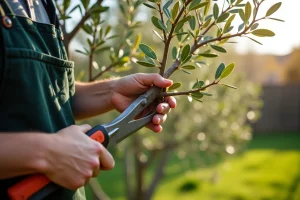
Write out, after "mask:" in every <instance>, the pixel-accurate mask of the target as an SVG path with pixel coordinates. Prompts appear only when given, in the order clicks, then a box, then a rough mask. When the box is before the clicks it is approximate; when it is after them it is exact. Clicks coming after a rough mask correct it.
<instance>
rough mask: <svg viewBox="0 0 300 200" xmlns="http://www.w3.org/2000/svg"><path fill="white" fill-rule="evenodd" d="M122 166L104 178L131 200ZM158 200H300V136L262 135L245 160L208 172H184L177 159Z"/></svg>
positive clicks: (106, 185) (115, 193) (108, 188)
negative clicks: (126, 193)
mask: <svg viewBox="0 0 300 200" xmlns="http://www.w3.org/2000/svg"><path fill="white" fill-rule="evenodd" d="M119 162H120V161H119ZM119 162H118V163H116V168H115V169H114V170H112V171H109V172H101V173H102V174H101V175H100V176H99V180H100V183H101V185H102V187H103V189H104V191H105V192H106V193H108V194H109V196H110V197H111V198H112V199H114V200H115V199H116V200H121V199H125V195H124V185H125V183H124V181H123V171H122V169H121V167H122V166H121V164H120V163H119ZM181 162H182V161H181ZM153 199H154V200H173V199H176V200H177V199H178V200H185V199H186V200H190V199H192V200H193V199H201V200H210V199H212V200H214V199H217V200H250V199H251V200H252V199H255V200H273V199H276V200H299V199H300V134H287V135H283V134H276V135H259V136H258V135H257V136H255V137H254V140H253V141H252V142H251V143H250V144H249V150H248V151H246V152H245V153H244V154H242V155H239V156H235V157H232V158H230V159H227V160H226V161H224V162H220V163H218V164H217V165H213V166H210V167H207V168H195V167H194V168H193V169H192V170H190V171H187V170H183V168H182V165H179V161H178V160H177V159H175V158H174V159H173V158H172V159H171V160H170V163H169V164H168V167H167V168H166V177H165V179H164V180H163V181H162V183H161V184H160V185H159V187H158V189H157V191H156V193H155V195H154V198H153Z"/></svg>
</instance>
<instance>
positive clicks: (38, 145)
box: [28, 133, 55, 174]
mask: <svg viewBox="0 0 300 200" xmlns="http://www.w3.org/2000/svg"><path fill="white" fill-rule="evenodd" d="M53 136H54V134H46V133H41V134H38V137H35V138H34V139H33V140H34V141H33V143H34V144H33V146H34V147H35V148H34V149H35V154H34V158H33V159H32V161H31V162H28V163H29V165H30V166H29V167H30V168H31V169H33V170H34V171H35V172H37V173H42V174H44V173H45V172H46V171H48V169H49V162H48V160H47V158H48V156H49V154H50V149H51V148H55V143H54V142H53Z"/></svg>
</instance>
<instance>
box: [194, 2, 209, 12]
mask: <svg viewBox="0 0 300 200" xmlns="http://www.w3.org/2000/svg"><path fill="white" fill-rule="evenodd" d="M207 4H208V2H203V3H200V4H198V5H195V6H193V7H192V6H190V7H189V10H190V11H192V10H196V9H199V8H202V7H204V6H206V5H207Z"/></svg>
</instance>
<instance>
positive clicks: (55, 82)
mask: <svg viewBox="0 0 300 200" xmlns="http://www.w3.org/2000/svg"><path fill="white" fill-rule="evenodd" d="M6 55H7V61H6V66H5V68H4V76H3V85H2V88H1V90H0V92H1V93H0V98H1V100H2V101H1V102H2V103H1V105H0V122H6V123H5V124H6V125H5V124H3V125H2V124H1V125H0V129H2V130H12V129H11V128H12V127H14V124H18V126H17V127H15V128H14V129H13V130H12V131H25V130H31V131H32V130H36V131H44V132H52V133H53V132H56V131H58V130H60V129H62V128H65V127H67V126H69V125H71V124H74V117H73V113H72V97H73V96H74V93H75V86H74V63H73V62H71V61H66V60H62V59H59V58H56V57H53V56H49V55H47V54H43V53H40V52H37V51H32V50H27V49H19V48H8V49H7V54H6ZM1 113H2V114H1ZM5 113H9V115H8V116H4V115H5ZM2 120H3V121H2Z"/></svg>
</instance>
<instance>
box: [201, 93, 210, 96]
mask: <svg viewBox="0 0 300 200" xmlns="http://www.w3.org/2000/svg"><path fill="white" fill-rule="evenodd" d="M200 93H201V94H203V95H204V96H212V94H210V93H206V92H200Z"/></svg>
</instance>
